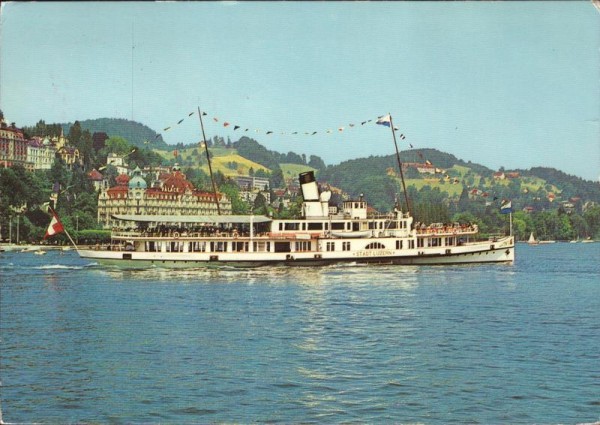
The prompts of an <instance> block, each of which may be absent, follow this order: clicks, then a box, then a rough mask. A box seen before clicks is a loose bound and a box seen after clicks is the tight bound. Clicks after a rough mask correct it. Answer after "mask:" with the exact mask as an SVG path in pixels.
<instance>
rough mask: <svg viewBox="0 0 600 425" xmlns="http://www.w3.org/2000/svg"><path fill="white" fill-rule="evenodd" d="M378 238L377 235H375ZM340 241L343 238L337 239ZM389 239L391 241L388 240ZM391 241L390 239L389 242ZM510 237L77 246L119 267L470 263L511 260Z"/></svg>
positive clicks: (85, 254)
mask: <svg viewBox="0 0 600 425" xmlns="http://www.w3.org/2000/svg"><path fill="white" fill-rule="evenodd" d="M378 240H379V241H381V239H378ZM340 242H343V241H340ZM389 242H393V241H389ZM390 244H391V243H390ZM514 250H515V248H514V240H513V238H512V237H506V238H503V239H500V240H497V241H495V242H478V243H472V244H467V245H463V246H454V247H441V248H421V249H412V250H395V249H387V248H384V249H374V250H358V251H339V252H326V251H318V252H316V251H310V252H304V251H303V252H285V253H277V252H260V253H259V252H210V253H207V252H187V253H186V252H167V253H163V252H136V251H131V252H126V251H106V250H79V251H78V252H79V255H80V256H81V257H82V258H86V259H90V260H93V261H96V262H98V263H100V264H103V265H110V266H116V267H122V268H150V267H160V268H198V267H241V268H244V267H261V266H269V265H271V266H304V267H310V266H324V265H330V264H337V263H359V264H396V265H435V264H472V263H512V262H513V261H514V258H515V251H514Z"/></svg>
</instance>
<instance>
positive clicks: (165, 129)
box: [163, 127, 171, 131]
mask: <svg viewBox="0 0 600 425" xmlns="http://www.w3.org/2000/svg"><path fill="white" fill-rule="evenodd" d="M170 128H171V127H167V128H164V129H163V131H168V130H169V129H170Z"/></svg>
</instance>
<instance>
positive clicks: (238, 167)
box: [154, 147, 270, 176]
mask: <svg viewBox="0 0 600 425" xmlns="http://www.w3.org/2000/svg"><path fill="white" fill-rule="evenodd" d="M208 151H209V152H210V154H211V158H212V162H211V164H212V168H213V171H214V172H217V171H220V172H221V173H223V174H224V175H226V176H236V175H246V176H247V175H248V173H249V171H250V168H253V169H254V171H258V170H264V171H270V170H269V169H268V168H266V167H264V166H262V165H260V164H257V163H256V162H253V161H250V160H249V159H246V158H244V157H242V156H240V155H238V153H237V151H236V150H235V149H226V148H209V149H208ZM154 152H156V153H157V154H159V155H160V156H162V157H163V158H165V159H166V160H169V161H170V160H172V159H173V158H175V156H174V155H173V151H164V150H158V149H155V150H154ZM176 158H177V161H178V162H180V163H181V164H182V165H183V166H184V167H192V168H200V169H201V170H203V171H205V172H206V173H208V165H207V164H206V153H205V151H204V149H203V148H200V147H191V148H187V149H181V150H178V151H177V157H176ZM190 162H191V163H193V164H198V165H188V164H189V163H190ZM201 162H202V164H203V165H201V166H199V164H200V163H201ZM233 163H235V168H232V166H233V165H234V164H233Z"/></svg>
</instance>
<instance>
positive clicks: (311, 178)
mask: <svg viewBox="0 0 600 425" xmlns="http://www.w3.org/2000/svg"><path fill="white" fill-rule="evenodd" d="M299 180H300V187H301V188H302V198H304V201H305V202H311V201H318V200H319V187H318V186H317V182H316V181H315V173H314V172H313V171H306V172H305V173H300V177H299Z"/></svg>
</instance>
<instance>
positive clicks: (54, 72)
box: [0, 1, 600, 180]
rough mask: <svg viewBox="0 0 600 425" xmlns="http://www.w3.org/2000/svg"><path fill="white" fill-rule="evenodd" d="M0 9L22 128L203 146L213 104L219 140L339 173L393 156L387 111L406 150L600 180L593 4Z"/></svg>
mask: <svg viewBox="0 0 600 425" xmlns="http://www.w3.org/2000/svg"><path fill="white" fill-rule="evenodd" d="M1 12H2V15H1V27H0V43H1V50H0V51H1V53H0V55H1V56H0V108H1V109H2V111H3V112H4V115H5V117H6V119H7V120H9V121H11V122H12V121H14V122H16V124H17V126H25V125H33V124H35V123H36V122H37V121H38V120H40V119H43V120H45V121H46V122H47V123H53V122H72V121H74V120H84V119H91V118H101V117H111V118H128V119H131V118H133V119H134V120H136V121H139V122H141V123H143V124H145V125H147V126H149V127H151V128H152V129H154V130H156V131H158V132H161V134H162V135H163V138H164V139H165V140H166V141H167V143H170V144H175V143H178V142H183V143H192V142H195V141H199V140H200V139H201V136H200V131H199V124H198V120H197V117H195V116H192V117H188V113H190V112H192V111H195V110H196V108H197V107H198V106H200V107H201V108H202V109H203V110H205V111H207V113H208V117H207V118H212V117H218V118H219V119H220V121H219V123H216V122H214V121H212V120H210V119H208V120H207V121H205V127H206V131H207V136H208V137H211V136H212V135H215V134H218V135H221V136H224V137H230V138H231V140H232V141H235V140H237V139H238V138H239V137H240V136H241V135H243V134H246V135H248V136H250V137H253V138H255V139H256V140H258V141H259V142H260V143H261V144H263V145H265V146H266V147H267V148H269V149H272V150H276V151H279V152H288V151H294V152H297V153H305V154H307V155H310V154H316V155H319V156H321V157H322V158H323V159H324V161H325V162H326V163H327V164H336V163H339V162H341V161H344V160H347V159H351V158H357V157H363V156H370V155H388V154H391V153H393V152H394V147H393V142H392V140H391V133H390V131H389V130H388V129H387V128H385V127H382V126H377V125H374V124H373V123H369V124H367V125H364V126H361V125H360V123H361V122H362V121H365V120H368V119H376V118H377V116H379V115H383V114H386V113H388V112H390V113H391V114H392V116H393V119H394V124H395V125H396V126H398V127H399V128H400V131H401V132H402V133H404V134H405V135H406V139H405V140H404V141H402V142H400V148H401V149H408V148H409V145H408V144H409V143H411V144H412V145H413V146H414V147H415V148H436V149H439V150H442V151H444V152H448V153H451V154H454V155H456V156H457V157H459V158H461V159H464V160H471V161H473V162H477V163H481V164H483V165H486V166H488V167H490V168H499V167H500V166H504V167H505V168H507V169H511V168H529V167H533V166H540V165H543V166H551V167H555V168H558V169H560V170H563V171H565V172H567V173H569V174H574V175H577V176H580V177H583V178H586V179H590V180H598V179H599V176H600V127H599V125H600V124H599V118H600V56H599V55H600V53H599V52H600V49H599V48H600V14H599V12H598V10H596V9H595V8H594V6H593V5H592V4H591V3H590V2H585V1H581V2H545V1H538V2H519V1H517V2H256V3H254V2H240V3H237V2H160V3H154V2H132V3H121V2H108V3H100V2H98V3H94V2H81V3H78V2H69V3H66V2H65V3H62V2H48V3H44V2H42V3H35V2H33V3H3V4H2V11H1ZM132 47H133V48H132ZM182 118H185V120H184V121H183V122H182V123H181V124H179V125H177V122H178V121H179V120H180V119H182ZM223 121H228V122H230V123H231V126H229V127H227V128H224V127H223V125H222V122H223ZM235 124H237V125H240V126H241V127H242V128H241V129H238V130H237V131H234V130H233V125H235ZM349 124H356V125H355V127H352V128H351V127H350V126H349ZM166 127H172V128H171V129H170V130H168V131H166V132H164V131H163V129H164V128H166ZM340 127H344V131H342V132H340V131H338V128H340ZM245 128H250V132H249V133H240V131H242V130H245ZM256 129H260V131H261V132H259V133H256V132H255V131H254V130H256ZM267 130H270V131H273V134H270V135H266V131H267ZM326 130H332V132H331V133H330V134H328V133H326ZM294 131H299V132H300V135H292V134H290V133H292V132H294ZM307 131H308V132H311V133H312V131H318V133H317V135H315V136H306V135H304V132H307ZM281 133H286V134H283V135H282V134H281Z"/></svg>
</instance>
